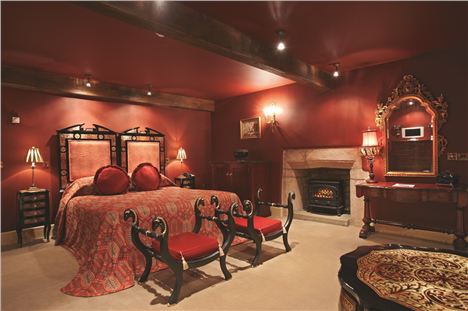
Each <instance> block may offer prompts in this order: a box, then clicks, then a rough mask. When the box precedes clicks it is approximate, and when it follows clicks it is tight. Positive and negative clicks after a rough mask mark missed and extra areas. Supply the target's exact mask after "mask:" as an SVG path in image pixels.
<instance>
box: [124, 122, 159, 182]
mask: <svg viewBox="0 0 468 311" xmlns="http://www.w3.org/2000/svg"><path fill="white" fill-rule="evenodd" d="M129 141H132V142H136V141H141V142H157V143H159V168H158V169H159V171H160V172H161V173H162V174H165V168H166V158H165V152H166V146H165V137H164V134H162V133H161V132H158V131H156V130H153V129H152V128H149V127H145V130H144V131H140V130H139V127H135V128H131V129H128V130H126V131H123V132H122V133H119V150H120V152H119V155H120V156H119V163H120V166H121V167H122V168H123V169H124V170H126V171H127V172H128V165H127V164H128V152H127V151H128V142H129Z"/></svg>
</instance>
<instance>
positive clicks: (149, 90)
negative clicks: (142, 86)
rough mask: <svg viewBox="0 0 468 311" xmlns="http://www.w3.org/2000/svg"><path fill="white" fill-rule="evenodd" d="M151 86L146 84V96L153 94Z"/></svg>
mask: <svg viewBox="0 0 468 311" xmlns="http://www.w3.org/2000/svg"><path fill="white" fill-rule="evenodd" d="M151 88H152V86H151V84H148V87H147V89H146V95H148V96H151V95H153V92H152V91H151Z"/></svg>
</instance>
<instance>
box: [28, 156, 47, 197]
mask: <svg viewBox="0 0 468 311" xmlns="http://www.w3.org/2000/svg"><path fill="white" fill-rule="evenodd" d="M26 163H31V170H32V185H31V187H29V190H35V189H37V187H36V184H35V183H34V169H35V168H36V163H44V160H43V159H42V156H41V153H40V152H39V148H36V147H31V148H29V150H28V154H27V155H26Z"/></svg>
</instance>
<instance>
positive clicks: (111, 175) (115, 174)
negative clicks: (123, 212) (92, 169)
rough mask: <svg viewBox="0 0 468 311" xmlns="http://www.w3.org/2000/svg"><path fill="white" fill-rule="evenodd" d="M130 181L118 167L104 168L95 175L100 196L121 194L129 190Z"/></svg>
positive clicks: (95, 182)
mask: <svg viewBox="0 0 468 311" xmlns="http://www.w3.org/2000/svg"><path fill="white" fill-rule="evenodd" d="M129 184H130V179H129V178H128V175H127V173H126V172H125V171H124V170H123V169H122V168H121V167H118V166H115V165H108V166H103V167H101V168H100V169H98V170H97V171H96V174H95V175H94V186H95V187H96V190H97V192H98V193H99V194H121V193H125V192H127V190H128V186H129Z"/></svg>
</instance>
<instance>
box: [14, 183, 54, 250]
mask: <svg viewBox="0 0 468 311" xmlns="http://www.w3.org/2000/svg"><path fill="white" fill-rule="evenodd" d="M17 199H18V223H17V225H16V233H17V236H18V244H19V245H20V247H21V246H23V229H25V228H31V227H36V226H44V239H46V240H47V241H49V234H50V216H49V191H48V190H47V189H39V188H37V189H34V190H30V189H28V190H20V191H18V195H17Z"/></svg>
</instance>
